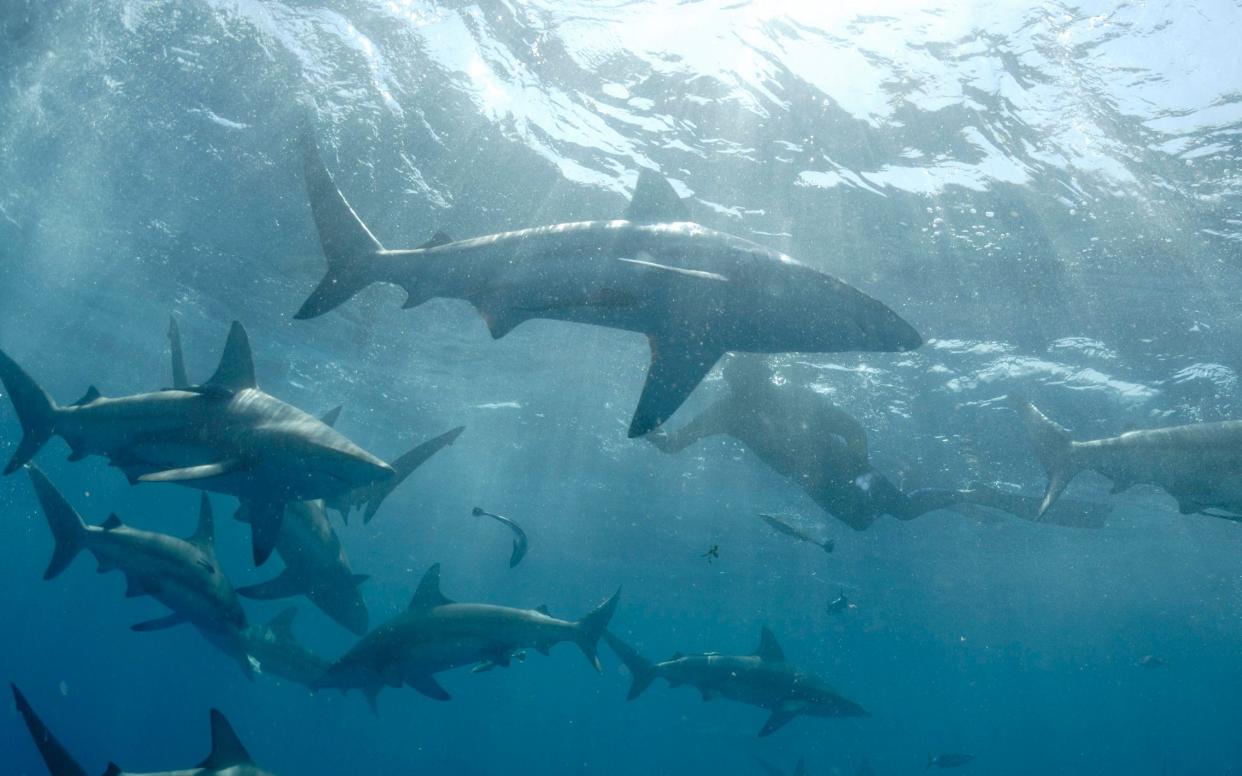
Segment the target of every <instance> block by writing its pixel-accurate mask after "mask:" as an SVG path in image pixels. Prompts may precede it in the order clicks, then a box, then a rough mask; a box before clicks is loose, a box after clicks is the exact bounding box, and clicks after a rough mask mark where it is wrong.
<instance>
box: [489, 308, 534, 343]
mask: <svg viewBox="0 0 1242 776" xmlns="http://www.w3.org/2000/svg"><path fill="white" fill-rule="evenodd" d="M478 308H479V315H482V316H483V322H484V323H486V324H487V331H488V332H489V333H490V334H491V335H492V339H500V338H501V337H503V336H505V335H506V334H508V333H509V332H511V331H513V330H514V329H515V328H517V326H518V324H520V323H525V322H526V321H527V320H529V319H530V318H531V314H530V312H528V311H526V310H519V309H517V308H512V307H505V306H503V305H498V304H485V303H484V304H480V305H478Z"/></svg>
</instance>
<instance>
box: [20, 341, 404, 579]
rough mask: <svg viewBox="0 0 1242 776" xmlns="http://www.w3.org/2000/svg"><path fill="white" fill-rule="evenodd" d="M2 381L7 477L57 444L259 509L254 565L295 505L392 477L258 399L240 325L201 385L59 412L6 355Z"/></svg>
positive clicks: (321, 427) (329, 434)
mask: <svg viewBox="0 0 1242 776" xmlns="http://www.w3.org/2000/svg"><path fill="white" fill-rule="evenodd" d="M0 382H3V384H4V386H5V388H6V389H7V390H8V393H9V396H10V398H11V399H12V401H13V406H14V408H15V409H16V411H17V417H18V420H19V422H20V423H21V427H22V434H23V436H22V439H21V442H20V443H19V444H18V447H17V450H16V451H15V452H14V453H13V457H12V458H11V459H10V461H9V463H8V465H7V466H6V467H5V469H4V473H5V474H10V473H12V472H13V471H16V470H17V469H18V468H20V467H21V466H22V465H23V464H25V463H27V462H28V461H29V460H30V459H31V458H33V457H34V455H35V454H36V453H37V452H38V451H39V449H40V448H42V447H43V445H44V444H46V443H47V441H48V440H49V439H51V437H52V436H60V437H62V438H63V439H64V440H65V441H66V442H67V443H68V444H69V448H70V451H71V452H70V456H69V458H70V460H73V461H76V460H80V459H82V458H85V457H87V456H89V455H102V456H105V457H106V458H107V459H108V460H109V463H110V464H111V465H112V466H114V467H116V468H118V469H120V470H121V471H122V472H123V473H124V474H125V475H126V476H127V477H128V478H129V481H130V482H131V483H138V482H170V483H176V484H179V485H185V486H188V487H192V488H197V489H200V490H205V491H211V492H215V493H223V494H227V495H231V496H236V497H238V498H240V499H245V500H249V501H252V502H254V503H256V504H258V505H259V508H258V510H257V514H256V516H255V518H254V519H253V520H252V521H251V530H252V533H253V552H254V561H255V563H256V565H261V564H262V563H263V562H264V561H266V560H267V558H268V556H269V555H271V552H272V549H273V548H274V547H275V544H276V540H277V537H278V536H279V533H280V523H281V517H282V516H283V514H284V505H285V504H286V503H287V502H289V501H307V500H313V499H318V498H332V497H342V496H344V495H345V494H348V493H349V492H350V491H353V490H355V489H357V488H363V487H366V486H368V485H371V484H372V483H376V482H379V481H382V480H387V479H390V478H391V477H392V476H393V474H394V471H393V469H392V467H391V466H389V465H388V464H386V463H384V462H383V461H382V460H380V459H379V458H377V457H375V456H374V455H372V454H371V453H369V452H367V451H366V450H363V449H362V448H361V447H359V446H358V445H356V444H355V443H353V442H352V441H350V440H349V439H348V438H346V437H345V436H344V435H342V434H341V433H340V432H338V431H336V430H334V429H332V428H331V427H330V426H328V425H327V424H325V423H323V422H322V421H320V420H318V419H316V418H314V417H312V416H310V415H308V414H307V413H305V412H303V411H301V410H299V409H297V408H296V407H293V406H292V405H289V404H286V403H285V402H283V401H281V400H279V399H277V398H275V397H274V396H271V395H270V394H268V393H265V392H264V391H262V390H260V389H259V387H258V385H257V383H256V381H255V373H254V360H253V358H252V356H251V351H250V341H249V338H248V337H247V335H246V330H245V329H244V328H243V327H242V325H241V324H240V323H238V322H236V321H234V322H233V325H232V327H231V328H230V330H229V335H228V340H227V342H226V343H225V346H224V354H223V356H222V358H221V360H220V364H219V366H218V367H217V368H216V371H215V373H214V374H213V375H212V376H211V378H210V379H208V380H207V382H205V383H203V384H202V385H199V386H194V387H185V388H179V389H178V388H173V389H169V390H161V391H155V392H152V393H143V394H135V395H131V396H121V397H116V398H109V397H105V396H103V395H101V394H100V392H99V390H98V389H96V388H95V387H94V386H92V387H91V388H90V389H89V390H88V391H87V392H86V394H85V395H84V396H83V397H82V398H81V399H79V400H78V401H77V402H75V403H73V404H71V405H68V406H61V405H59V404H57V403H56V402H55V401H54V400H53V399H52V398H51V397H50V396H49V395H48V394H47V392H46V391H44V390H43V389H42V388H41V387H40V386H39V385H38V383H36V382H35V381H34V379H33V378H32V377H31V376H30V375H29V374H27V373H26V372H25V371H24V370H23V369H22V368H21V367H20V366H19V365H18V364H17V362H15V361H14V360H13V359H12V358H10V357H9V355H8V354H7V353H5V352H4V351H2V350H0Z"/></svg>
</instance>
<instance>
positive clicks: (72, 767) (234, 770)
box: [9, 684, 272, 776]
mask: <svg viewBox="0 0 1242 776" xmlns="http://www.w3.org/2000/svg"><path fill="white" fill-rule="evenodd" d="M9 687H11V688H12V689H13V699H14V701H16V703H17V712H18V713H19V714H21V715H22V719H23V720H24V721H25V723H26V729H27V730H29V731H30V737H31V738H32V739H34V744H35V746H36V747H37V748H38V750H39V754H40V755H41V756H42V757H43V762H44V763H46V764H47V770H48V773H49V774H50V776H85V775H86V770H85V769H84V768H83V767H82V766H81V765H79V764H78V761H77V760H75V759H74V758H73V755H71V754H69V751H68V750H67V749H65V747H64V745H63V744H61V743H60V740H59V739H57V738H56V736H55V734H53V733H52V731H51V730H50V729H49V728H48V726H47V725H46V724H44V722H43V720H42V719H40V718H39V715H38V714H36V713H35V710H34V708H33V707H31V705H30V702H29V701H27V700H26V696H25V695H23V694H22V691H21V690H19V689H17V685H15V684H10V685H9ZM103 776H272V773H271V772H270V771H266V770H264V769H263V768H260V767H259V766H258V765H255V763H254V759H253V758H251V756H250V754H249V753H248V752H247V751H246V747H244V746H243V745H242V742H241V739H240V738H238V737H237V733H236V732H234V730H233V726H232V725H230V724H229V721H228V720H227V719H225V718H224V715H223V714H221V713H220V712H219V711H217V710H215V709H212V710H211V753H210V754H208V755H207V759H205V760H203V761H202V762H200V763H199V764H198V765H196V766H194V767H193V768H178V769H176V770H172V771H148V772H146V773H141V774H140V773H137V772H135V771H123V770H121V768H120V766H118V765H117V764H116V763H108V767H107V769H106V770H105V771H104V772H103Z"/></svg>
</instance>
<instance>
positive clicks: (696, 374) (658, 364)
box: [629, 336, 724, 438]
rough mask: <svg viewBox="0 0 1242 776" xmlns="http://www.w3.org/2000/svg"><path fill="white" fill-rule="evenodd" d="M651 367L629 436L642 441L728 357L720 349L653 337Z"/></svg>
mask: <svg viewBox="0 0 1242 776" xmlns="http://www.w3.org/2000/svg"><path fill="white" fill-rule="evenodd" d="M648 339H649V340H650V342H651V366H650V367H649V368H648V370H647V382H646V384H645V385H644V386H643V393H642V396H641V397H639V399H638V409H636V410H635V411H634V418H633V420H632V421H631V422H630V432H629V436H630V437H631V438H633V437H639V436H642V435H643V434H646V433H648V432H650V431H652V430H654V429H655V428H656V427H658V426H659V425H660V424H661V423H663V422H664V421H666V420H668V419H669V418H670V417H671V416H672V415H673V413H674V412H676V411H677V408H678V407H680V406H681V405H682V403H684V402H685V400H686V398H687V397H689V396H690V393H691V392H692V391H694V389H695V387H696V386H698V384H699V383H700V382H702V380H703V378H704V377H705V376H706V375H707V373H708V372H710V371H711V369H712V367H713V366H715V364H716V361H718V360H719V359H720V357H721V356H722V355H724V351H723V350H721V349H720V348H718V347H716V346H714V345H709V344H707V343H703V342H695V341H693V340H690V339H684V340H682V339H677V338H674V337H663V338H657V337H655V336H650V337H648Z"/></svg>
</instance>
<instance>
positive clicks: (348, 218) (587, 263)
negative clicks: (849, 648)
mask: <svg viewBox="0 0 1242 776" xmlns="http://www.w3.org/2000/svg"><path fill="white" fill-rule="evenodd" d="M302 147H303V169H304V175H305V180H306V188H307V193H308V196H309V200H310V207H311V213H312V215H313V218H314V221H315V226H316V229H317V231H318V235H319V241H320V244H321V246H322V249H323V253H324V256H325V257H326V259H327V263H328V269H327V273H326V274H325V275H324V277H323V280H322V281H321V282H320V283H319V285H318V286H317V287H316V288H315V289H314V291H312V292H311V294H310V296H309V297H308V298H307V299H306V301H305V302H304V303H303V304H302V307H301V309H299V310H298V312H297V314H296V315H295V316H294V317H296V318H298V319H308V318H315V317H317V316H320V315H323V314H324V313H327V312H329V311H330V310H333V309H334V308H336V307H338V306H339V305H341V304H343V303H344V302H346V301H348V300H349V299H350V298H351V297H353V296H354V295H355V294H356V293H358V292H359V291H361V290H362V289H364V288H366V287H367V286H369V285H371V284H373V283H388V284H392V285H395V286H397V287H399V288H401V289H403V290H404V291H405V292H406V294H407V299H406V302H405V307H406V308H413V307H417V306H419V305H421V304H423V303H424V302H427V301H429V300H431V299H436V298H451V299H463V300H466V301H468V302H470V303H471V304H472V305H474V307H475V308H476V309H477V310H478V311H479V313H480V314H481V315H482V317H483V319H484V321H485V322H486V324H487V327H488V330H489V331H490V332H491V335H492V337H493V338H495V339H500V338H501V337H504V336H505V335H506V334H508V333H509V332H510V331H512V330H513V329H514V328H515V327H516V326H518V325H519V324H521V323H523V322H525V321H528V320H531V319H536V318H540V319H549V320H557V321H566V322H570V323H583V324H593V325H597V326H604V327H608V328H613V329H620V330H624V331H630V332H636V333H640V334H644V335H646V336H647V339H648V342H649V344H650V348H651V364H650V366H649V368H648V370H647V377H646V382H645V384H644V387H643V390H642V394H641V396H640V397H639V400H638V406H637V408H636V410H635V412H634V415H633V417H632V419H631V422H630V426H629V436H630V437H639V436H642V435H644V434H647V433H648V432H650V431H651V430H653V429H655V428H656V427H658V426H659V425H660V424H662V423H663V422H664V421H665V420H667V419H668V418H669V417H670V416H671V415H672V414H673V413H674V412H675V411H676V410H677V408H678V407H680V406H681V405H682V403H683V402H684V401H685V400H686V398H687V397H688V396H689V395H690V393H691V392H692V391H693V390H694V388H695V386H697V385H698V384H699V383H700V382H701V381H702V379H703V377H704V376H705V375H706V374H707V373H708V372H709V371H710V370H711V368H712V365H713V364H715V363H716V361H717V360H718V359H719V358H720V357H721V356H723V355H724V354H725V353H726V352H729V351H745V352H761V353H784V352H811V353H835V352H843V351H881V352H895V351H907V350H913V349H914V348H917V347H919V346H920V345H921V344H922V341H923V340H922V337H921V336H920V335H919V333H918V332H917V331H916V330H915V329H914V327H913V326H911V325H910V324H909V323H907V322H906V321H905V320H904V319H902V318H901V317H900V316H899V315H898V314H897V313H896V312H894V311H893V310H892V309H890V308H889V307H888V306H886V305H885V304H883V303H882V302H880V301H878V300H876V299H874V298H872V297H870V296H868V295H867V294H865V293H863V292H862V291H860V290H858V289H856V288H854V287H853V286H850V285H848V284H846V283H844V282H842V281H840V280H838V279H837V278H835V277H832V276H831V275H828V274H827V273H824V272H821V271H820V270H818V269H815V268H813V267H811V266H809V265H806V264H802V263H800V262H798V261H796V260H795V259H793V258H791V257H789V256H787V255H785V254H783V253H780V252H778V251H774V250H771V249H769V248H765V247H763V246H761V245H758V244H756V243H753V242H750V241H749V240H745V239H742V238H740V237H735V236H732V235H729V234H725V233H723V232H719V231H715V230H713V229H709V228H707V227H705V226H702V225H701V224H698V223H695V222H694V221H692V220H691V217H690V212H689V210H688V209H687V207H686V205H685V203H684V202H683V201H682V200H681V198H680V197H679V196H678V194H677V192H676V191H675V190H674V189H673V187H672V185H671V184H670V183H669V182H668V180H667V179H665V178H664V177H663V176H661V175H660V174H659V173H657V172H655V171H652V170H643V171H642V172H641V173H640V174H639V176H638V182H637V185H636V187H635V190H634V196H633V199H632V200H631V201H630V204H629V206H628V207H627V208H626V210H625V212H624V213H623V214H622V216H621V218H619V219H615V220H603V221H583V222H575V223H564V224H554V225H549V226H539V227H533V228H529V229H521V230H516V231H509V232H502V233H498V234H491V235H486V236H482V237H475V238H472V239H466V240H454V239H452V238H450V237H449V236H447V235H446V234H444V233H442V232H437V233H436V234H435V235H434V236H433V237H432V238H431V239H430V240H428V241H427V242H425V243H423V244H422V245H420V246H418V247H417V248H410V249H401V250H397V249H392V250H390V249H388V248H385V247H384V246H383V245H382V244H381V243H380V241H379V240H378V239H376V237H375V235H373V234H372V233H371V230H370V229H368V228H367V226H366V225H365V224H364V223H363V221H362V219H360V218H359V217H358V215H357V213H356V212H355V211H354V209H353V207H352V206H350V204H349V201H348V200H347V199H346V198H345V196H344V195H343V194H342V193H341V191H340V189H338V188H337V186H336V184H335V183H334V182H333V179H332V176H331V174H330V173H329V172H328V169H327V167H326V166H325V165H324V163H323V160H322V158H321V156H320V153H319V149H318V146H317V145H316V143H315V140H314V138H313V137H312V135H311V133H310V132H307V133H305V134H304V136H303V140H302Z"/></svg>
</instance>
